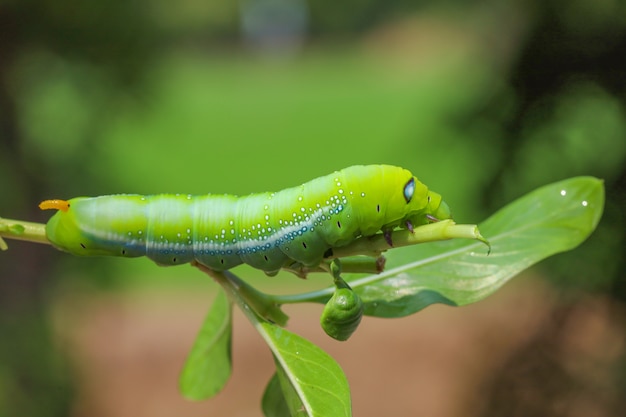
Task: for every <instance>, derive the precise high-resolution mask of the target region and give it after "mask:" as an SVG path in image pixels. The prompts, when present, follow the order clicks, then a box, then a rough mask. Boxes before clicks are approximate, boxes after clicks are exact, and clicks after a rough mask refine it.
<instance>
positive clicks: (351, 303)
mask: <svg viewBox="0 0 626 417" xmlns="http://www.w3.org/2000/svg"><path fill="white" fill-rule="evenodd" d="M362 316H363V302H362V301H361V297H359V296H358V294H357V293H355V292H354V291H352V289H351V288H349V287H348V288H338V289H336V290H335V293H334V294H333V296H332V297H331V298H330V300H328V302H327V303H326V306H324V311H322V317H321V318H320V324H321V325H322V328H323V329H324V331H325V332H326V334H327V335H329V336H330V337H332V338H333V339H336V340H340V341H345V340H348V338H349V337H350V336H351V335H352V333H354V331H355V330H356V328H357V327H358V326H359V323H361V317H362Z"/></svg>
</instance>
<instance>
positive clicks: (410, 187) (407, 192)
mask: <svg viewBox="0 0 626 417" xmlns="http://www.w3.org/2000/svg"><path fill="white" fill-rule="evenodd" d="M403 192H404V199H405V200H406V202H407V203H409V202H410V201H411V199H412V198H413V193H415V178H411V179H410V180H409V182H407V183H406V185H405V186H404V190H403Z"/></svg>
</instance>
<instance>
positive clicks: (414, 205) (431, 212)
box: [396, 176, 452, 226]
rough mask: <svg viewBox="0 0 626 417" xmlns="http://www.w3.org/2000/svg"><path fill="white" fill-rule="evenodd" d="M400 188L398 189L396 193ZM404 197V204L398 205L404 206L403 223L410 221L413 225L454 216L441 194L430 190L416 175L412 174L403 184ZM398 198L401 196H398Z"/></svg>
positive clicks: (399, 205)
mask: <svg viewBox="0 0 626 417" xmlns="http://www.w3.org/2000/svg"><path fill="white" fill-rule="evenodd" d="M398 193H399V190H396V194H398ZM402 197H403V198H404V203H405V204H404V206H403V205H402V204H401V203H400V204H398V205H397V207H402V211H403V214H402V216H401V218H402V220H401V224H402V223H405V222H407V221H408V222H409V223H410V224H412V225H415V226H419V225H422V224H426V223H430V222H434V221H439V220H445V219H450V218H452V214H451V212H450V207H449V206H448V204H446V202H445V201H443V198H442V197H441V195H440V194H438V193H436V192H434V191H430V190H428V188H427V187H426V186H425V185H424V184H422V183H421V182H420V181H419V180H418V179H417V178H416V177H414V176H411V177H410V178H409V179H408V180H407V181H406V182H405V183H404V184H403V186H402ZM396 200H399V198H397V197H396Z"/></svg>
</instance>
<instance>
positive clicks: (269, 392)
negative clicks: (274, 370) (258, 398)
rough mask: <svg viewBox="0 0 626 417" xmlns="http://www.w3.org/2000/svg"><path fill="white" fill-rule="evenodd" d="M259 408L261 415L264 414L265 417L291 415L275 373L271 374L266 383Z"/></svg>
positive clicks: (285, 416)
mask: <svg viewBox="0 0 626 417" xmlns="http://www.w3.org/2000/svg"><path fill="white" fill-rule="evenodd" d="M261 408H262V409H263V415H265V417H290V416H291V413H290V412H289V407H288V406H287V401H286V400H285V396H284V395H283V391H282V388H281V387H280V381H279V379H278V375H277V374H274V375H272V378H271V379H270V381H269V382H268V383H267V387H266V388H265V392H264V393H263V401H262V402H261Z"/></svg>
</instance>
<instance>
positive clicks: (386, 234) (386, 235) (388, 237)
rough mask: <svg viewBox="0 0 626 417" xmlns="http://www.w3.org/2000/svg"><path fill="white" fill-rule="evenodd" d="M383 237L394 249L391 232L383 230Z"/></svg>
mask: <svg viewBox="0 0 626 417" xmlns="http://www.w3.org/2000/svg"><path fill="white" fill-rule="evenodd" d="M383 236H384V237H385V241H386V242H387V243H388V244H389V246H391V247H392V248H393V240H391V230H389V229H387V230H383Z"/></svg>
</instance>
